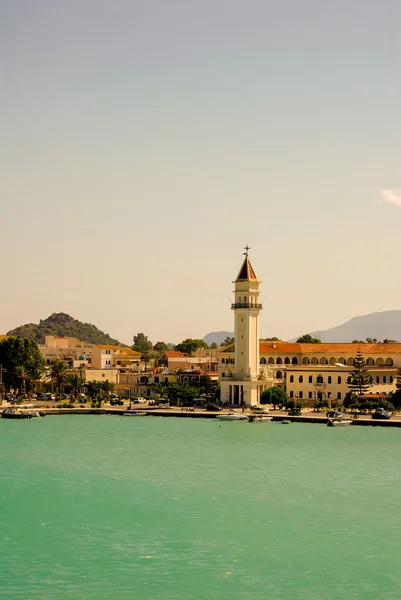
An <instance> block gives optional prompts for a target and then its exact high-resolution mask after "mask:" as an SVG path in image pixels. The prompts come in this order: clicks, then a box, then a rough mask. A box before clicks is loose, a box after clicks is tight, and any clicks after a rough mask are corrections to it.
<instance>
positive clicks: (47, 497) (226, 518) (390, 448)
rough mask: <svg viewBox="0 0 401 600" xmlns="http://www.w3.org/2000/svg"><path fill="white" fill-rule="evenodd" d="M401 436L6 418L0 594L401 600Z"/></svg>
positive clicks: (368, 430)
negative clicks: (13, 419)
mask: <svg viewBox="0 0 401 600" xmlns="http://www.w3.org/2000/svg"><path fill="white" fill-rule="evenodd" d="M400 450H401V431H400V430H398V429H387V428H386V429H384V428H379V427H375V428H373V427H349V428H332V429H330V428H328V427H325V426H323V425H312V424H295V423H293V424H291V425H289V426H285V427H283V426H282V425H281V424H280V423H256V424H249V423H243V422H237V423H235V422H231V423H230V422H226V423H220V424H219V423H218V422H216V421H214V420H206V419H179V418H155V417H148V418H140V419H135V418H124V417H116V416H86V415H82V416H76V415H65V416H57V417H56V416H48V417H45V418H43V419H32V420H30V421H8V420H5V419H0V482H1V483H0V537H1V542H0V597H1V599H2V600H8V599H13V600H16V599H23V600H31V599H39V598H40V599H41V600H47V599H57V600H64V599H72V600H78V599H84V598H85V599H86V598H95V599H97V600H103V599H104V600H106V599H107V600H110V599H114V600H119V599H126V598H127V599H128V598H129V599H131V598H135V599H148V598H149V599H152V600H153V599H155V600H158V599H163V600H169V599H171V600H183V599H188V600H189V599H209V598H216V599H219V600H224V599H226V598H227V599H252V600H253V599H265V598H269V599H274V600H275V599H278V600H281V599H283V600H284V599H285V600H287V599H288V600H289V599H291V600H292V599H294V600H301V599H302V600H314V599H316V600H321V599H333V600H339V599H342V598H347V599H349V598H357V599H359V600H361V599H372V600H378V599H380V600H385V599H390V598H391V599H393V598H394V599H395V598H397V599H398V598H400V597H401V569H400V566H399V565H400V558H401V516H400V507H401V482H400V465H399V456H400Z"/></svg>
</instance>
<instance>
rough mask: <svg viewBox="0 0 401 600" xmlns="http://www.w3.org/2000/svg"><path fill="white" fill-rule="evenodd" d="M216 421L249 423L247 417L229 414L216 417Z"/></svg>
mask: <svg viewBox="0 0 401 600" xmlns="http://www.w3.org/2000/svg"><path fill="white" fill-rule="evenodd" d="M216 419H218V420H219V421H247V420H248V417H247V415H243V414H238V413H228V414H225V415H216Z"/></svg>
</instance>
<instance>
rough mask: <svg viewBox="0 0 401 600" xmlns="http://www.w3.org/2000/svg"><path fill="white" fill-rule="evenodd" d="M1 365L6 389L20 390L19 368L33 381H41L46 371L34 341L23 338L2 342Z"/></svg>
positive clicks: (0, 348) (12, 338) (0, 351)
mask: <svg viewBox="0 0 401 600" xmlns="http://www.w3.org/2000/svg"><path fill="white" fill-rule="evenodd" d="M0 365H2V372H3V383H4V384H5V387H6V389H10V387H12V388H15V389H17V388H18V381H19V379H18V374H17V373H18V371H17V372H16V368H17V367H23V368H24V370H25V371H26V372H27V373H29V377H30V378H32V379H35V380H36V379H40V377H41V376H42V374H43V373H44V370H45V362H44V360H43V356H42V354H41V352H40V350H39V348H38V345H37V343H36V342H35V341H33V340H28V339H26V338H22V337H13V336H11V337H9V338H6V339H5V340H3V341H2V342H0Z"/></svg>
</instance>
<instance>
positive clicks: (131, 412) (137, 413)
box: [123, 410, 146, 417]
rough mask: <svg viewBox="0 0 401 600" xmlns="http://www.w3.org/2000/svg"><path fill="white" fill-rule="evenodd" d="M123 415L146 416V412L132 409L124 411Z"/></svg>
mask: <svg viewBox="0 0 401 600" xmlns="http://www.w3.org/2000/svg"><path fill="white" fill-rule="evenodd" d="M123 417H146V413H145V412H139V411H138V410H132V411H130V412H125V413H123Z"/></svg>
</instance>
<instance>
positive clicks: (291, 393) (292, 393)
mask: <svg viewBox="0 0 401 600" xmlns="http://www.w3.org/2000/svg"><path fill="white" fill-rule="evenodd" d="M293 397H294V392H293V391H292V390H291V391H290V398H293Z"/></svg>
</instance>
